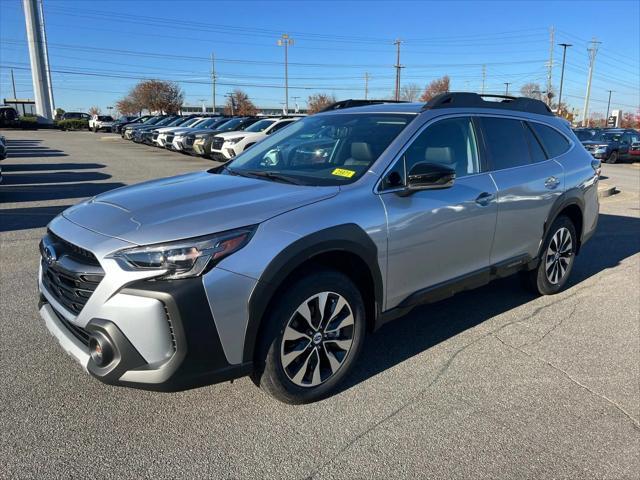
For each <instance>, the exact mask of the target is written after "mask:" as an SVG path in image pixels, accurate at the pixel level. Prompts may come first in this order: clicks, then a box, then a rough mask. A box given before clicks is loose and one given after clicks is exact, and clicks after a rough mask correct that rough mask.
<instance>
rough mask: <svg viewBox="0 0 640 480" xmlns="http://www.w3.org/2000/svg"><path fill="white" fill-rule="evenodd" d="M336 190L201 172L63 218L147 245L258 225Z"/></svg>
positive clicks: (110, 195) (128, 190)
mask: <svg viewBox="0 0 640 480" xmlns="http://www.w3.org/2000/svg"><path fill="white" fill-rule="evenodd" d="M338 192H339V188H338V187H308V186H299V185H288V184H284V183H276V182H272V181H267V180H261V179H253V178H246V177H239V176H232V175H218V174H211V173H208V172H198V173H190V174H186V175H180V176H177V177H170V178H164V179H159V180H152V181H150V182H145V183H141V184H138V185H133V186H130V187H123V188H119V189H116V190H113V191H111V192H107V193H103V194H101V195H98V196H97V197H94V198H92V199H90V200H87V201H85V202H83V203H80V204H78V205H76V206H74V207H71V208H69V209H67V210H65V211H64V212H63V216H64V217H65V218H66V219H68V220H70V221H71V222H73V223H75V224H77V225H80V226H82V227H85V228H87V229H89V230H92V231H94V232H98V233H100V234H103V235H107V236H110V237H116V238H120V239H122V240H125V241H127V242H131V243H134V244H137V245H145V244H153V243H160V242H168V241H172V240H180V239H185V238H190V237H197V236H201V235H207V234H210V233H216V232H222V231H225V230H230V229H233V228H238V227H243V226H247V225H255V224H258V223H261V222H264V221H265V220H268V219H269V218H272V217H275V216H276V215H280V214H282V213H284V212H287V211H289V210H293V209H296V208H300V207H302V206H304V205H308V204H310V203H314V202H318V201H320V200H324V199H327V198H331V197H333V196H334V195H337V193H338Z"/></svg>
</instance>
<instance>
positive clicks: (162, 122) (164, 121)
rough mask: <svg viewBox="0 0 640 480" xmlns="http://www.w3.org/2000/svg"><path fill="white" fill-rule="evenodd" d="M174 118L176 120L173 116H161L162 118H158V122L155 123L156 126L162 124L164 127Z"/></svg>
mask: <svg viewBox="0 0 640 480" xmlns="http://www.w3.org/2000/svg"><path fill="white" fill-rule="evenodd" d="M175 120H176V118H175V117H166V118H163V119H162V120H160V121H159V122H158V123H156V125H158V126H160V125H162V126H164V127H166V126H168V125H169V124H170V123H172V122H174V121H175Z"/></svg>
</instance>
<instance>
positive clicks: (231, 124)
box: [218, 118, 245, 132]
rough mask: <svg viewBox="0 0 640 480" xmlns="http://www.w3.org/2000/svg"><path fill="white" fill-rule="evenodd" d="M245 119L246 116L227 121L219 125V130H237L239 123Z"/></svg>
mask: <svg viewBox="0 0 640 480" xmlns="http://www.w3.org/2000/svg"><path fill="white" fill-rule="evenodd" d="M244 120H245V119H244V118H234V119H231V120H229V121H228V122H225V123H224V124H223V125H220V126H219V127H218V130H220V131H221V132H229V131H231V130H235V129H236V127H237V126H238V125H240V124H241V123H242V122H243V121H244Z"/></svg>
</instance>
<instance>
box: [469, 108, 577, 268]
mask: <svg viewBox="0 0 640 480" xmlns="http://www.w3.org/2000/svg"><path fill="white" fill-rule="evenodd" d="M480 123H481V125H482V136H483V139H484V144H485V147H486V150H487V153H488V157H489V162H490V168H491V176H492V178H493V180H494V181H495V183H496V187H497V189H498V221H497V224H496V232H495V240H494V242H493V249H492V251H491V264H492V265H503V264H505V263H506V264H508V265H509V266H511V265H512V264H513V262H515V261H521V262H525V261H528V260H530V259H532V258H534V257H535V256H537V254H538V249H539V247H540V243H541V241H542V237H543V235H544V228H545V223H546V222H547V220H548V219H549V215H550V213H551V209H552V207H553V204H554V203H555V201H556V199H557V198H558V197H559V196H560V195H561V194H562V192H563V189H564V171H563V168H562V166H561V165H560V164H559V163H558V162H556V161H555V160H553V158H554V156H556V155H554V154H557V152H558V151H562V148H558V147H553V150H552V145H551V140H549V145H550V146H549V147H548V149H549V153H548V154H547V153H546V152H545V151H544V150H543V148H542V146H541V143H540V140H539V138H540V137H541V136H542V135H543V134H544V135H545V136H549V137H550V138H553V139H555V140H558V138H557V137H556V136H555V135H558V136H559V137H560V139H559V140H560V141H563V142H564V143H565V146H566V148H564V151H566V150H568V148H569V145H570V144H569V142H568V141H567V140H566V138H564V137H563V136H562V135H560V134H559V133H558V132H557V131H556V130H554V129H552V128H550V127H547V126H543V125H541V124H539V123H533V122H531V123H527V122H524V121H523V120H520V119H517V118H508V117H497V116H496V117H489V116H483V117H481V119H480ZM534 129H535V130H536V131H537V130H539V131H540V132H542V133H541V134H534ZM552 151H553V153H551V152H552Z"/></svg>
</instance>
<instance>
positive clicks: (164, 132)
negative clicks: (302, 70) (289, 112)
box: [110, 114, 301, 162]
mask: <svg viewBox="0 0 640 480" xmlns="http://www.w3.org/2000/svg"><path fill="white" fill-rule="evenodd" d="M300 117H301V115H297V116H281V117H264V116H221V115H205V114H193V115H187V116H181V115H144V116H141V117H137V118H133V119H132V118H130V117H122V118H120V119H118V120H116V121H114V122H113V123H112V124H111V125H110V129H111V131H113V132H115V133H119V134H120V135H121V136H122V138H124V139H126V140H132V141H133V142H136V143H144V144H147V145H153V146H156V147H160V148H166V149H169V150H174V151H177V152H181V153H185V154H191V155H198V156H202V157H207V158H210V159H212V160H217V161H222V162H226V161H228V160H230V159H232V158H234V157H235V156H236V155H238V154H240V153H242V152H243V151H244V150H246V149H247V148H249V147H251V146H253V145H255V144H256V143H258V142H259V141H261V140H263V139H264V138H266V137H267V136H268V135H270V134H272V133H274V132H276V131H278V130H280V129H282V128H284V127H286V126H288V125H290V124H291V123H293V122H295V121H297V120H298V119H299V118H300Z"/></svg>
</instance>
